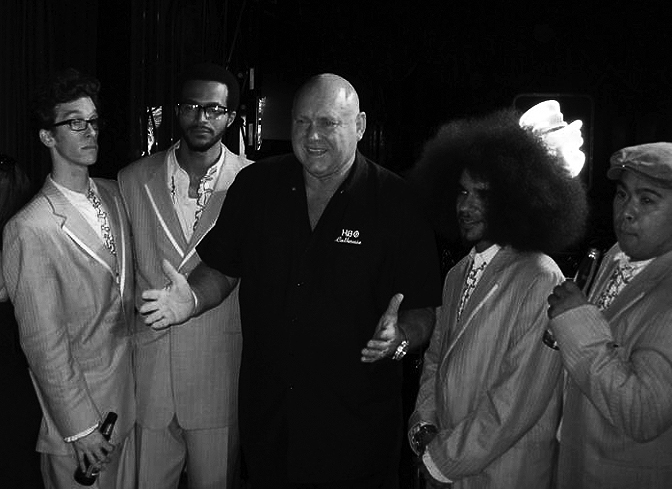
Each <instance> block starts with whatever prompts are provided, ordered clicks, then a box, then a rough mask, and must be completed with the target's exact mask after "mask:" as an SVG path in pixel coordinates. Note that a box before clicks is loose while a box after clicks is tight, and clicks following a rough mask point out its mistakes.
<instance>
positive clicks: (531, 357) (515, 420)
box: [409, 247, 563, 489]
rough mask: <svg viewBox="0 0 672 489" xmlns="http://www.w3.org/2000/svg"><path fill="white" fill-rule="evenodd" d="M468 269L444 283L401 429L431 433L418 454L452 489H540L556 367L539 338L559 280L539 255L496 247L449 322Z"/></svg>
mask: <svg viewBox="0 0 672 489" xmlns="http://www.w3.org/2000/svg"><path fill="white" fill-rule="evenodd" d="M469 265H470V259H469V257H465V258H464V259H462V260H461V261H460V262H458V263H457V265H455V267H453V268H452V269H451V270H450V271H449V272H448V275H447V276H446V280H445V284H444V292H443V303H442V306H441V307H440V308H439V311H438V315H437V323H436V326H435V329H434V332H433V335H432V338H431V342H430V345H429V347H428V350H427V352H426V354H425V357H424V368H423V373H422V376H421V380H420V391H419V394H418V399H417V403H416V409H415V412H414V413H413V414H412V416H411V419H410V424H409V426H410V427H413V426H415V425H417V424H418V423H431V424H434V425H436V426H437V427H438V429H439V434H438V435H437V437H436V438H435V439H434V440H433V441H432V442H431V443H430V444H429V445H428V448H427V449H428V451H429V454H430V456H431V458H432V460H433V462H434V463H435V465H436V467H437V468H438V469H439V470H440V472H441V473H442V474H443V475H444V476H445V477H447V478H449V479H451V480H453V482H454V484H453V487H454V488H460V489H461V488H477V487H478V488H511V487H516V488H531V489H532V488H534V489H539V488H543V487H548V486H549V484H550V478H551V471H552V468H553V463H554V460H553V453H554V443H555V441H554V437H555V431H556V429H557V424H558V420H559V408H560V372H561V368H560V356H559V354H558V353H557V352H556V351H554V350H551V349H550V348H548V347H546V346H545V345H544V344H543V343H542V341H541V338H542V336H543V332H544V330H545V329H546V327H547V324H548V319H547V316H546V310H547V302H546V299H547V297H548V295H549V294H550V293H551V291H552V289H553V287H554V286H555V285H556V284H558V283H559V282H560V281H561V280H562V278H563V276H562V274H561V273H560V270H559V268H558V266H557V265H556V264H555V263H554V262H553V260H551V259H550V258H549V257H548V256H546V255H542V254H540V253H520V252H517V251H515V250H513V249H511V248H509V247H504V248H502V249H501V250H500V251H499V252H498V253H497V254H496V255H495V256H494V258H493V259H492V261H491V262H490V264H489V265H488V266H487V267H486V269H485V270H484V272H483V275H482V276H481V278H480V280H479V282H478V284H477V285H476V288H475V289H474V291H473V293H472V295H471V297H470V298H469V300H468V301H467V303H466V305H465V307H464V310H463V312H462V314H461V317H460V319H459V320H458V318H457V309H458V305H459V303H460V296H461V293H462V288H463V284H464V282H465V278H466V274H467V273H468V270H469Z"/></svg>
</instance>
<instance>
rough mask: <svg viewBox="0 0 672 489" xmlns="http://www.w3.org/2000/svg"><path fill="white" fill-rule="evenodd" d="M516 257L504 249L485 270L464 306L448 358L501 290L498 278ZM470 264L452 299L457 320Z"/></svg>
mask: <svg viewBox="0 0 672 489" xmlns="http://www.w3.org/2000/svg"><path fill="white" fill-rule="evenodd" d="M514 256H515V255H514V253H513V252H512V250H511V249H510V248H502V249H501V250H499V252H498V253H497V254H496V255H495V256H494V258H493V259H492V261H491V262H490V264H489V265H488V266H487V267H486V268H485V270H484V271H483V275H482V276H481V278H480V280H479V281H478V284H477V285H476V288H475V289H474V291H473V293H472V294H471V297H470V298H469V300H468V301H467V303H466V304H465V306H464V310H463V311H462V316H461V318H460V321H459V322H457V324H456V326H457V328H456V334H454V335H451V344H450V346H449V349H448V351H447V352H446V356H448V355H449V354H450V353H451V352H452V350H453V348H455V345H456V344H457V343H458V342H459V341H460V340H461V338H462V336H463V335H464V333H465V332H466V331H467V329H468V328H469V327H470V326H471V324H472V323H473V319H474V317H475V316H476V314H478V312H479V311H480V310H481V308H482V307H483V306H485V305H486V304H487V302H488V300H489V299H490V298H491V297H492V296H493V294H494V293H495V292H496V291H497V289H498V288H499V281H498V277H499V276H500V273H501V270H502V269H503V268H505V267H506V266H507V265H508V264H509V263H510V262H511V260H512V259H513V258H514ZM468 264H469V260H466V264H465V265H464V270H463V273H462V275H461V276H462V277H463V279H462V283H461V285H460V287H455V289H459V290H457V294H456V295H455V293H454V294H453V297H452V299H453V300H454V301H455V302H453V304H455V305H456V306H455V313H454V314H453V317H455V320H456V315H457V304H459V303H460V297H461V294H462V287H463V284H464V277H465V275H466V273H468V270H467V266H468Z"/></svg>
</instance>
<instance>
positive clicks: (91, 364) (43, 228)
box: [2, 178, 135, 455]
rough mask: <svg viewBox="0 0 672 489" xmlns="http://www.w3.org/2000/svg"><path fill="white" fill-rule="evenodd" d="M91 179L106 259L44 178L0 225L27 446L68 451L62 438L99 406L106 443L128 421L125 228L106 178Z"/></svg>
mask: <svg viewBox="0 0 672 489" xmlns="http://www.w3.org/2000/svg"><path fill="white" fill-rule="evenodd" d="M95 182H96V187H97V189H98V194H99V196H100V200H101V201H102V203H103V205H104V207H105V209H106V210H107V215H108V222H109V224H110V228H111V231H112V235H113V237H114V241H115V244H116V259H115V256H114V255H112V253H111V252H110V251H109V250H108V249H107V248H106V247H105V245H104V244H103V241H102V240H101V239H100V237H99V236H98V234H97V233H96V231H95V230H94V229H93V228H92V227H91V225H90V224H89V223H88V222H87V221H86V220H85V219H84V218H83V216H82V214H80V212H79V211H78V210H77V209H76V208H75V207H74V206H73V205H72V204H71V203H70V201H69V200H68V199H67V198H66V197H65V195H63V193H62V192H61V191H60V190H58V189H57V188H56V186H55V185H54V183H53V182H52V181H51V179H50V178H48V179H47V181H46V183H45V184H44V186H43V187H42V190H41V191H40V192H39V193H38V194H37V195H36V196H35V197H34V198H33V200H32V201H31V202H30V203H28V204H27V205H26V207H24V208H23V209H22V210H21V211H20V212H19V213H18V214H17V215H16V216H14V217H13V218H12V219H11V220H10V221H9V223H7V225H6V227H5V230H4V241H3V254H2V258H3V274H4V276H5V280H6V282H7V289H8V292H9V296H10V299H11V300H12V303H13V304H14V308H15V313H16V318H17V322H18V324H19V331H20V338H21V346H22V348H23V350H24V352H25V353H26V357H27V359H28V363H29V366H30V372H31V376H32V378H33V382H34V384H35V388H36V391H37V395H38V398H39V401H40V404H41V406H42V412H43V414H44V422H43V423H42V427H41V431H40V434H39V438H38V443H37V449H38V450H39V451H42V452H48V453H53V454H63V455H65V454H68V453H72V448H71V446H70V445H69V444H67V443H65V441H64V438H65V437H70V436H73V435H77V434H79V433H82V432H83V431H85V430H87V429H88V428H90V427H91V426H94V425H95V424H96V423H97V422H99V421H100V420H101V419H102V418H103V416H104V415H105V414H106V413H107V412H108V411H114V412H116V413H117V414H118V416H119V418H118V420H117V424H116V426H115V429H114V432H113V434H112V441H113V442H116V441H118V440H119V439H121V438H123V437H125V436H126V435H127V434H128V433H129V432H130V430H131V428H132V426H133V424H134V422H135V405H134V384H133V375H132V366H131V354H132V345H131V341H132V340H131V339H132V336H131V324H132V321H133V269H132V267H133V258H132V253H131V240H130V230H129V227H128V222H127V220H126V214H125V210H124V206H123V202H122V200H121V195H120V194H119V190H118V187H117V184H116V182H113V181H109V180H100V179H96V180H95ZM7 395H11V394H10V393H7ZM10 422H11V421H10Z"/></svg>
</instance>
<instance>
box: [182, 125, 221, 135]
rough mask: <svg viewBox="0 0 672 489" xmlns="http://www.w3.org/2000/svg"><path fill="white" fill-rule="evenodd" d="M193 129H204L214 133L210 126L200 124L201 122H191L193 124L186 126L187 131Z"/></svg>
mask: <svg viewBox="0 0 672 489" xmlns="http://www.w3.org/2000/svg"><path fill="white" fill-rule="evenodd" d="M195 130H198V131H206V132H209V133H210V134H214V133H215V131H214V130H213V129H212V128H210V127H208V126H204V125H201V124H193V125H191V126H189V127H187V132H189V131H195Z"/></svg>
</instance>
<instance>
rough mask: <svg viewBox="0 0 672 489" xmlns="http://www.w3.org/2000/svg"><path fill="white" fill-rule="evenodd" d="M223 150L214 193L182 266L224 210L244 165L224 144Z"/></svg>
mask: <svg viewBox="0 0 672 489" xmlns="http://www.w3.org/2000/svg"><path fill="white" fill-rule="evenodd" d="M222 151H223V154H224V161H223V162H222V167H221V168H220V169H219V174H218V175H217V180H216V181H215V185H214V187H213V192H212V195H211V196H210V198H209V199H208V202H207V204H206V206H205V209H204V210H203V213H202V214H201V217H200V219H199V220H198V224H197V225H196V229H195V230H194V234H193V235H192V236H191V240H190V241H189V245H188V249H187V250H186V253H185V255H184V257H183V258H182V262H181V263H180V267H182V266H184V264H185V263H186V262H187V261H189V259H190V258H191V256H192V255H193V254H194V253H195V252H196V246H197V245H198V243H200V242H201V240H202V239H203V238H204V237H205V235H206V234H208V233H209V232H210V230H211V229H212V228H213V227H214V225H215V223H216V222H217V218H218V217H219V212H220V211H221V210H222V205H223V204H224V199H225V198H226V192H227V190H228V189H229V187H230V186H231V184H232V183H233V180H234V179H235V178H236V175H237V174H238V172H239V171H240V169H241V167H242V165H241V162H240V160H239V158H238V156H236V155H235V154H233V153H231V152H230V151H229V150H228V149H227V148H226V146H224V145H222ZM178 269H179V268H178Z"/></svg>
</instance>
